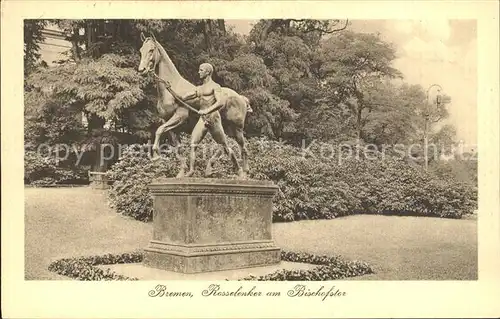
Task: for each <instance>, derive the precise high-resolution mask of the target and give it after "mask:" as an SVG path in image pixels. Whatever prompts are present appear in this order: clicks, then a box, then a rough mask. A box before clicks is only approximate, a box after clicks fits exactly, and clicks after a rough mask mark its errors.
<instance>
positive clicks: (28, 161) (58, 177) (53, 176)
mask: <svg viewBox="0 0 500 319" xmlns="http://www.w3.org/2000/svg"><path fill="white" fill-rule="evenodd" d="M24 183H25V184H30V185H36V186H46V185H55V184H85V183H88V175H87V173H86V171H85V170H84V169H82V168H78V167H74V166H73V167H71V166H68V165H61V164H60V163H57V162H56V159H55V157H51V156H47V157H45V156H42V155H41V154H39V153H38V152H35V151H29V150H27V151H25V153H24Z"/></svg>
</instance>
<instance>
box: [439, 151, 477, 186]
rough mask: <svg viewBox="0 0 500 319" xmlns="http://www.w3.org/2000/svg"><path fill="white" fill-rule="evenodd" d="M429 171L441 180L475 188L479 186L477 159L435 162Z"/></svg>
mask: <svg viewBox="0 0 500 319" xmlns="http://www.w3.org/2000/svg"><path fill="white" fill-rule="evenodd" d="M470 156H471V155H470ZM464 157H465V156H464ZM429 170H430V171H431V172H432V173H434V174H435V175H436V176H437V177H438V178H439V179H441V180H451V181H457V182H462V183H467V184H469V185H472V186H475V187H477V185H478V179H477V159H473V158H464V159H451V160H449V161H438V162H433V163H432V164H431V165H430V166H429Z"/></svg>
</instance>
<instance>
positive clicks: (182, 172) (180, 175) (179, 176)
mask: <svg viewBox="0 0 500 319" xmlns="http://www.w3.org/2000/svg"><path fill="white" fill-rule="evenodd" d="M183 177H184V171H180V172H179V173H177V176H176V177H175V178H183Z"/></svg>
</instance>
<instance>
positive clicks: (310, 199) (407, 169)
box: [109, 138, 477, 221]
mask: <svg viewBox="0 0 500 319" xmlns="http://www.w3.org/2000/svg"><path fill="white" fill-rule="evenodd" d="M183 145H188V143H187V140H186V138H183ZM231 146H232V147H233V149H234V150H235V151H237V150H238V148H237V145H236V143H234V141H232V140H231ZM216 147H217V146H216V144H215V143H214V142H213V140H211V139H207V141H206V142H205V144H204V146H203V147H201V148H200V152H199V153H198V154H199V157H198V161H197V164H196V165H197V171H196V174H195V176H203V170H204V165H205V162H204V161H203V156H202V154H203V151H202V150H203V149H205V150H210V151H211V150H214V149H215V148H216ZM318 147H319V146H318ZM248 149H249V153H250V172H249V177H250V178H253V179H260V180H272V181H274V182H275V183H276V184H277V185H278V186H279V191H278V193H277V196H276V197H275V199H274V211H273V220H274V221H294V220H301V219H331V218H335V217H338V216H345V215H350V214H361V213H366V214H391V215H392V214H397V215H421V216H438V217H448V218H460V217H461V216H462V215H463V214H469V213H472V212H473V211H474V210H475V209H476V204H477V188H475V187H472V186H471V185H468V184H465V183H461V182H459V181H456V180H449V179H440V178H437V177H436V176H435V175H434V174H432V173H428V172H425V171H424V170H423V169H422V168H421V167H418V166H417V167H415V166H413V165H410V164H409V163H407V162H406V161H405V160H403V159H398V158H395V157H391V156H386V157H385V158H383V159H382V158H379V159H367V158H364V156H360V157H350V158H345V159H344V160H342V161H341V162H339V161H338V157H331V158H324V157H320V156H317V155H318V154H319V152H316V151H315V150H312V152H311V153H309V154H306V156H303V153H302V151H301V149H300V148H295V147H292V146H289V145H285V144H282V143H280V142H277V141H269V140H265V139H251V140H249V143H248ZM186 151H187V149H186V148H185V147H184V148H183V149H182V150H181V152H180V154H182V155H183V156H186V153H187V152H186ZM208 153H210V152H208ZM237 154H238V156H239V152H237ZM208 156H209V155H207V156H205V158H208ZM178 164H179V160H178V159H177V158H176V156H175V154H174V153H172V152H171V153H168V154H166V155H165V156H164V158H163V160H161V161H157V162H152V161H151V160H150V158H149V155H148V152H147V151H146V147H145V146H133V147H129V148H128V149H127V150H126V151H125V152H124V153H123V155H122V156H121V158H120V160H119V162H118V163H117V164H115V166H114V167H113V168H112V170H111V171H110V172H109V174H110V178H111V179H113V180H115V184H114V185H113V187H112V188H111V190H110V196H109V197H110V202H111V204H112V206H114V207H115V208H116V210H117V212H119V213H121V214H124V215H127V216H132V217H134V218H136V219H138V220H142V221H149V220H151V218H152V197H151V195H150V193H149V191H148V188H147V185H148V184H149V183H151V181H152V180H153V179H154V178H156V177H160V176H166V177H174V176H175V175H176V173H177V169H178ZM215 168H216V169H218V172H217V174H216V175H215V177H220V178H232V177H233V176H231V174H232V173H231V172H232V167H231V163H230V161H229V160H228V159H227V158H226V157H225V156H223V157H222V158H221V160H220V161H218V162H217V163H216V165H215Z"/></svg>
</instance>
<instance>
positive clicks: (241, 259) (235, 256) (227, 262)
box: [143, 248, 281, 274]
mask: <svg viewBox="0 0 500 319" xmlns="http://www.w3.org/2000/svg"><path fill="white" fill-rule="evenodd" d="M280 254H281V251H280V249H279V248H268V249H265V250H259V251H241V252H230V253H225V252H217V253H214V254H205V255H197V256H183V255H178V254H173V253H165V252H158V251H154V250H149V249H146V250H145V251H144V260H143V264H144V265H145V266H148V267H153V268H158V269H163V270H169V271H174V272H179V273H184V274H194V273H201V272H209V271H220V270H229V269H239V268H248V267H259V266H270V265H275V264H278V263H279V262H280V259H281V256H280Z"/></svg>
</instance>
